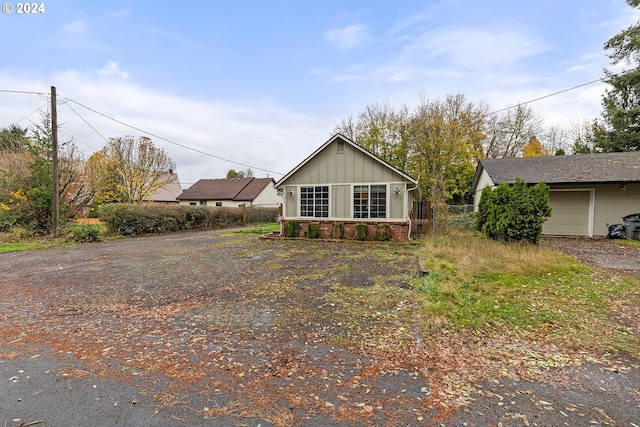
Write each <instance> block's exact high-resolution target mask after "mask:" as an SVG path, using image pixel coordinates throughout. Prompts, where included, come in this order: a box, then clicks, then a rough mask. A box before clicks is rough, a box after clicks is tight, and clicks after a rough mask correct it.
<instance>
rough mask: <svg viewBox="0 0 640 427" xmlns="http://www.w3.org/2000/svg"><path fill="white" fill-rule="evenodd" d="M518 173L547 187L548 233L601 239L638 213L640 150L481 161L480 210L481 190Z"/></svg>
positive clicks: (476, 187) (476, 183) (475, 188)
mask: <svg viewBox="0 0 640 427" xmlns="http://www.w3.org/2000/svg"><path fill="white" fill-rule="evenodd" d="M518 177H519V178H522V179H523V180H524V181H525V182H526V183H527V184H531V185H533V184H536V183H538V182H544V183H545V184H547V185H548V186H549V199H550V205H551V210H552V212H551V217H550V218H549V219H548V220H547V221H546V222H545V223H544V225H543V228H542V233H543V234H544V235H555V236H581V237H602V236H606V235H607V233H608V230H609V226H610V225H613V224H620V223H622V222H623V221H622V217H624V216H626V215H629V214H632V213H636V212H640V152H627V153H600V154H581V155H571V156H548V157H527V158H523V157H514V158H504V159H484V160H481V161H480V162H479V163H478V166H477V168H476V174H475V176H474V179H473V183H472V188H471V191H472V193H473V194H474V199H475V200H474V203H475V207H476V209H477V206H478V203H479V202H480V196H481V194H482V189H483V188H485V187H495V186H497V185H499V184H501V183H506V184H513V182H514V181H515V179H516V178H518Z"/></svg>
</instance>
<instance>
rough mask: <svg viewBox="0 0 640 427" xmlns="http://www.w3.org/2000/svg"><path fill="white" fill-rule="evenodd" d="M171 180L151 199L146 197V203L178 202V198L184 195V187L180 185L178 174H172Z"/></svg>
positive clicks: (151, 196)
mask: <svg viewBox="0 0 640 427" xmlns="http://www.w3.org/2000/svg"><path fill="white" fill-rule="evenodd" d="M170 175H171V176H170V179H169V182H168V183H167V184H165V185H164V186H162V187H161V188H160V189H158V191H156V192H155V193H154V194H152V195H150V196H149V197H145V198H144V200H145V201H152V202H174V203H175V202H177V201H178V196H180V194H182V185H180V179H179V178H178V174H177V173H174V172H170Z"/></svg>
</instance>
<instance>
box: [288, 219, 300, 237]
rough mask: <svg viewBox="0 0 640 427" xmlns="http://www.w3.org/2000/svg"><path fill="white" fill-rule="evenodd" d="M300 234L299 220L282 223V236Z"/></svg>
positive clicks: (296, 235)
mask: <svg viewBox="0 0 640 427" xmlns="http://www.w3.org/2000/svg"><path fill="white" fill-rule="evenodd" d="M298 235H300V222H299V221H297V220H289V221H286V222H285V223H284V237H298Z"/></svg>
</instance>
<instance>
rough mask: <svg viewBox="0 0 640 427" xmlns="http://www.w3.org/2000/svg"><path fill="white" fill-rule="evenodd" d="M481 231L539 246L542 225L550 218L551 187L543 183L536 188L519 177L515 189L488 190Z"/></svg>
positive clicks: (484, 195) (482, 200) (480, 218)
mask: <svg viewBox="0 0 640 427" xmlns="http://www.w3.org/2000/svg"><path fill="white" fill-rule="evenodd" d="M478 209H479V212H478V220H477V226H478V228H479V229H480V230H481V231H482V232H483V233H484V234H486V235H487V236H488V237H489V238H491V239H494V240H505V241H525V242H528V243H534V244H535V243H538V242H539V241H540V236H541V235H542V225H543V224H544V222H545V221H546V220H547V218H548V217H549V216H551V207H550V206H549V188H548V187H547V186H546V185H545V184H544V183H543V182H540V183H538V184H536V185H535V186H533V187H528V186H527V184H526V183H525V182H524V181H523V180H522V179H520V178H516V182H515V183H514V184H513V185H512V186H508V185H506V184H500V185H499V186H498V187H496V188H495V189H494V190H490V189H487V188H485V189H484V190H482V196H481V198H480V203H479V206H478Z"/></svg>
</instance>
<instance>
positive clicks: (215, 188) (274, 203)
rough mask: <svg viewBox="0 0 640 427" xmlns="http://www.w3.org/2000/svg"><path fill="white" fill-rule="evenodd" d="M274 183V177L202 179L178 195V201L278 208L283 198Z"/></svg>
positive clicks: (183, 203) (187, 203)
mask: <svg viewBox="0 0 640 427" xmlns="http://www.w3.org/2000/svg"><path fill="white" fill-rule="evenodd" d="M274 184H275V180H274V179H273V178H253V177H248V178H226V179H201V180H199V181H198V182H196V183H195V184H193V185H192V186H191V187H189V188H187V189H186V190H185V191H184V192H183V193H182V194H181V195H180V196H178V201H179V202H180V204H181V205H191V206H223V207H238V206H242V205H249V206H262V207H279V206H280V204H281V203H282V197H281V196H279V195H278V192H277V191H276V189H275V186H274Z"/></svg>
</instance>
